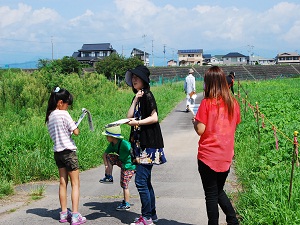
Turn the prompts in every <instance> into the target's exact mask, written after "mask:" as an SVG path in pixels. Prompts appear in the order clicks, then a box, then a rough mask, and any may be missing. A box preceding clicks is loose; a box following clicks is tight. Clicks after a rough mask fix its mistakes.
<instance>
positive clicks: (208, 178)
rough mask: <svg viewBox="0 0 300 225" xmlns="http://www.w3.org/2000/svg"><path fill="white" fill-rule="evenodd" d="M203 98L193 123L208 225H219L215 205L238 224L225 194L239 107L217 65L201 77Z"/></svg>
mask: <svg viewBox="0 0 300 225" xmlns="http://www.w3.org/2000/svg"><path fill="white" fill-rule="evenodd" d="M204 83H205V90H204V99H203V100H202V101H201V103H200V106H199V109H198V111H197V114H196V116H195V118H194V120H193V123H194V129H195V131H196V133H197V134H198V135H199V136H200V140H199V142H198V156H197V158H198V171H199V173H200V177H201V180H202V185H203V189H204V193H205V201H206V210H207V216H208V225H218V224H219V223H218V221H219V210H218V205H219V206H220V207H221V209H222V211H223V212H224V213H225V215H226V222H227V224H230V225H237V224H239V222H238V220H237V217H236V213H235V210H234V208H233V206H232V204H231V202H230V200H229V198H228V197H227V195H226V193H225V191H224V184H225V182H226V179H227V176H228V174H229V171H230V166H231V164H232V159H233V156H234V135H235V130H236V127H237V125H238V124H239V123H240V122H241V118H240V107H239V104H238V102H237V101H236V100H235V98H234V97H233V96H232V95H231V94H230V91H229V89H228V85H227V83H226V75H225V73H224V72H223V70H222V69H221V68H220V67H218V66H213V67H211V68H209V69H208V70H207V71H206V72H205V74H204Z"/></svg>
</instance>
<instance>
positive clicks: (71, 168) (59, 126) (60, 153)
mask: <svg viewBox="0 0 300 225" xmlns="http://www.w3.org/2000/svg"><path fill="white" fill-rule="evenodd" d="M72 103H73V96H72V95H71V94H70V92H69V91H67V90H66V89H64V88H59V87H56V88H55V89H53V91H52V92H51V95H50V98H49V100H48V107H47V112H46V119H45V123H46V124H47V127H48V131H49V134H50V137H51V139H52V140H53V143H54V147H53V150H54V159H55V162H56V165H57V167H58V171H59V201H60V206H61V212H60V220H59V222H61V223H65V222H68V223H70V224H71V225H79V224H83V223H85V222H86V218H85V217H83V216H81V214H80V213H79V212H78V204H79V190H80V180H79V165H78V157H77V155H76V150H77V147H76V145H75V142H74V141H73V139H72V137H71V136H72V134H74V135H76V136H77V135H78V134H79V129H78V127H77V126H76V124H75V122H74V121H73V119H72V118H71V116H70V114H69V113H68V111H67V109H68V106H69V105H72ZM68 178H70V181H71V186H72V193H71V199H72V212H70V211H69V210H68V208H67V186H68Z"/></svg>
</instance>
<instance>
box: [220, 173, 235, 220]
mask: <svg viewBox="0 0 300 225" xmlns="http://www.w3.org/2000/svg"><path fill="white" fill-rule="evenodd" d="M228 173H229V170H228V171H227V172H224V173H218V189H219V191H218V192H219V198H218V202H219V205H220V207H221V209H222V211H223V212H224V213H225V215H226V222H227V223H228V224H229V225H238V224H239V222H238V219H237V218H236V213H235V210H234V208H233V206H232V204H231V202H230V200H229V198H228V196H227V195H226V193H225V191H224V185H225V181H226V179H227V176H228Z"/></svg>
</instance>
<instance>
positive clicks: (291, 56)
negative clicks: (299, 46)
mask: <svg viewBox="0 0 300 225" xmlns="http://www.w3.org/2000/svg"><path fill="white" fill-rule="evenodd" d="M275 60H276V64H284V63H300V55H299V54H298V53H297V52H290V53H288V52H284V53H279V54H277V56H276V59H275Z"/></svg>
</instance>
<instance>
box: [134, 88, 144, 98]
mask: <svg viewBox="0 0 300 225" xmlns="http://www.w3.org/2000/svg"><path fill="white" fill-rule="evenodd" d="M143 94H144V91H143V90H139V91H138V92H137V93H136V94H135V97H136V98H140V97H142V96H143Z"/></svg>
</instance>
